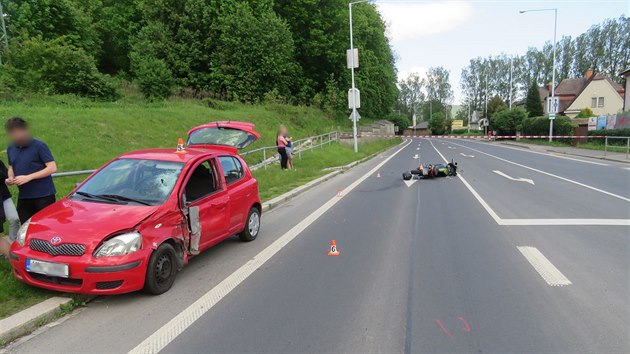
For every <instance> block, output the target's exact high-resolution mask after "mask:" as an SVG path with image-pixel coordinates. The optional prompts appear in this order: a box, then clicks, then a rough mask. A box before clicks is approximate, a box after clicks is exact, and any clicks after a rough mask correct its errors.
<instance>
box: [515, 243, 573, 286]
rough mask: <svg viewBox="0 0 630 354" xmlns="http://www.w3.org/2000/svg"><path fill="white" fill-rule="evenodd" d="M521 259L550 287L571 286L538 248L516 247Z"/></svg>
mask: <svg viewBox="0 0 630 354" xmlns="http://www.w3.org/2000/svg"><path fill="white" fill-rule="evenodd" d="M516 248H518V250H519V251H520V252H521V254H522V255H523V257H525V259H527V261H528V262H529V264H531V265H532V267H534V269H535V270H536V271H537V272H538V274H540V276H541V277H542V278H543V279H544V280H545V281H546V282H547V284H549V285H551V286H565V285H571V284H573V283H571V281H570V280H569V279H568V278H567V277H565V276H564V274H562V272H560V271H559V270H558V268H556V266H554V265H553V264H552V263H551V262H550V261H549V260H548V259H547V257H545V255H543V254H542V253H541V252H540V251H539V250H538V248H536V247H529V246H517V247H516Z"/></svg>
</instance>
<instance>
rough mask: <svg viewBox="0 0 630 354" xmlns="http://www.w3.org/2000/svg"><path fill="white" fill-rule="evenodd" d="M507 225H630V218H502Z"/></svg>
mask: <svg viewBox="0 0 630 354" xmlns="http://www.w3.org/2000/svg"><path fill="white" fill-rule="evenodd" d="M500 225H504V226H505V225H507V226H630V219H501V224H500Z"/></svg>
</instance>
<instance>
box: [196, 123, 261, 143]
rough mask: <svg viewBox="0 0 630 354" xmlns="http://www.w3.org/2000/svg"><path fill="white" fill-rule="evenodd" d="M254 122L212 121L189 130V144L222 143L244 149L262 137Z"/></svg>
mask: <svg viewBox="0 0 630 354" xmlns="http://www.w3.org/2000/svg"><path fill="white" fill-rule="evenodd" d="M254 126H255V125H254V124H252V123H246V122H211V123H207V124H204V125H200V126H198V127H195V128H192V129H191V130H190V131H189V132H188V143H187V145H188V146H200V145H221V146H231V147H234V148H237V149H242V148H244V147H246V146H248V145H249V144H251V143H253V142H254V141H256V140H257V139H258V138H260V134H258V133H257V132H256V131H255V130H254Z"/></svg>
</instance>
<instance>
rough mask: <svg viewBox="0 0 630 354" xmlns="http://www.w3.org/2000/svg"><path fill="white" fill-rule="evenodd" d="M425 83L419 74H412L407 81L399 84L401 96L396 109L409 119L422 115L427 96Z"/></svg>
mask: <svg viewBox="0 0 630 354" xmlns="http://www.w3.org/2000/svg"><path fill="white" fill-rule="evenodd" d="M424 85H425V81H424V80H423V79H422V78H421V77H420V75H419V74H418V73H411V74H410V75H409V76H408V77H407V78H406V79H403V80H400V82H398V87H399V90H400V95H399V96H398V102H397V104H396V107H397V108H398V109H400V110H401V111H402V112H403V113H405V115H406V116H407V117H412V116H413V115H414V114H416V115H418V114H420V110H421V107H422V104H423V103H424V100H425V98H426V94H425V93H424Z"/></svg>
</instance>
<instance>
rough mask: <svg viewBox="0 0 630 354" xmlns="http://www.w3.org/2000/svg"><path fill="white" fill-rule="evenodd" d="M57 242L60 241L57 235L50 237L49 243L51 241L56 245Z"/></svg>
mask: <svg viewBox="0 0 630 354" xmlns="http://www.w3.org/2000/svg"><path fill="white" fill-rule="evenodd" d="M59 242H61V237H59V236H55V237H53V238H51V239H50V243H52V244H53V245H56V244H58V243H59Z"/></svg>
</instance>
